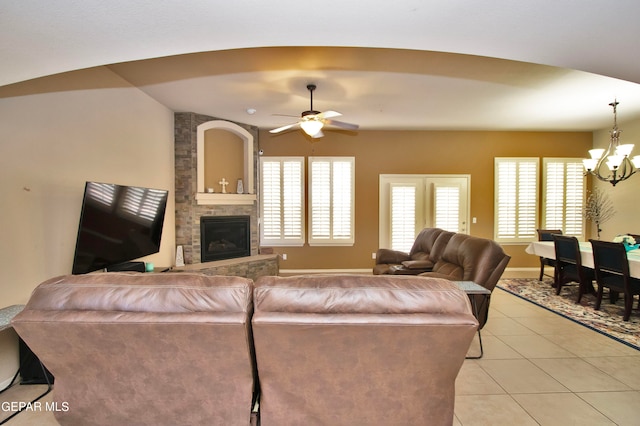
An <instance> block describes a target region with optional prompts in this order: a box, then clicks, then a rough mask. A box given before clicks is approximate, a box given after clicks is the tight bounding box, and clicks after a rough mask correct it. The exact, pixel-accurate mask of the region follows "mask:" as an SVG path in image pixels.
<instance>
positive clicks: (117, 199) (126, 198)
mask: <svg viewBox="0 0 640 426" xmlns="http://www.w3.org/2000/svg"><path fill="white" fill-rule="evenodd" d="M167 197H168V191H166V190H163V189H152V188H142V187H137V186H123V185H116V184H112V183H99V182H87V183H86V185H85V189H84V198H83V202H82V211H81V213H80V225H79V226H78V237H77V240H76V249H75V254H74V257H73V268H72V273H73V274H85V273H88V272H92V271H97V270H100V269H108V268H110V267H114V266H116V265H121V264H123V263H126V262H129V261H131V260H134V259H138V258H140V257H143V256H147V255H149V254H153V253H157V252H158V251H160V239H161V237H162V226H163V224H164V215H165V211H166V208H167Z"/></svg>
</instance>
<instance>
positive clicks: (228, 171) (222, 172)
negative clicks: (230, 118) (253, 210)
mask: <svg viewBox="0 0 640 426" xmlns="http://www.w3.org/2000/svg"><path fill="white" fill-rule="evenodd" d="M204 164H205V169H204V187H205V189H206V188H213V189H214V191H215V192H222V186H221V185H220V183H219V182H220V181H221V179H222V178H225V179H226V181H227V182H229V185H228V186H227V188H226V190H227V192H228V193H235V192H236V189H237V183H238V179H243V178H244V140H242V139H241V138H240V137H239V136H237V135H236V134H234V133H231V132H229V131H227V130H221V129H209V130H207V131H206V132H205V133H204Z"/></svg>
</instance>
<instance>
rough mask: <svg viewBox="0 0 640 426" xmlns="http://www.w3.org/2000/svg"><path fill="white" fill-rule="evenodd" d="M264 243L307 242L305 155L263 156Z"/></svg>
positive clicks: (262, 223) (286, 243) (261, 211)
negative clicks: (305, 230)
mask: <svg viewBox="0 0 640 426" xmlns="http://www.w3.org/2000/svg"><path fill="white" fill-rule="evenodd" d="M260 173H261V176H260V186H261V192H260V194H261V195H260V225H261V226H260V243H261V244H262V245H273V246H283V245H286V246H296V245H302V244H304V224H303V217H304V204H303V200H304V196H303V179H304V158H303V157H262V158H261V159H260Z"/></svg>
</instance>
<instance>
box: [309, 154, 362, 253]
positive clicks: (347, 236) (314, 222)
mask: <svg viewBox="0 0 640 426" xmlns="http://www.w3.org/2000/svg"><path fill="white" fill-rule="evenodd" d="M354 180H355V158H354V157H309V206H310V207H309V210H310V211H309V228H310V229H309V244H310V245H353V243H354V242H355V238H354V209H355V208H354V195H355V190H354V187H355V185H354Z"/></svg>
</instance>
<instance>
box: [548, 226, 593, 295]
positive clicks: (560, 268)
mask: <svg viewBox="0 0 640 426" xmlns="http://www.w3.org/2000/svg"><path fill="white" fill-rule="evenodd" d="M552 237H553V245H554V248H555V251H556V267H555V271H556V272H555V281H556V294H560V291H562V286H563V285H564V284H567V283H570V282H577V283H578V300H576V303H580V300H581V299H582V295H583V294H585V293H590V292H593V280H594V279H595V274H594V271H593V269H591V268H587V267H585V266H582V257H581V254H580V244H579V243H578V239H577V238H576V237H570V236H568V235H559V234H553V235H552Z"/></svg>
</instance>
